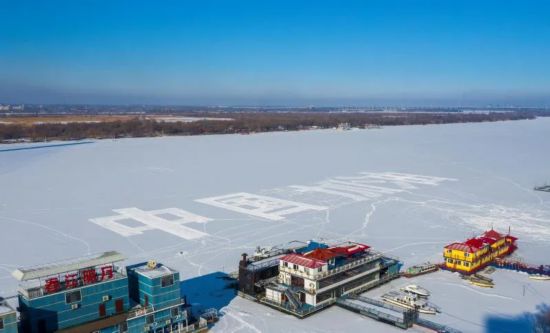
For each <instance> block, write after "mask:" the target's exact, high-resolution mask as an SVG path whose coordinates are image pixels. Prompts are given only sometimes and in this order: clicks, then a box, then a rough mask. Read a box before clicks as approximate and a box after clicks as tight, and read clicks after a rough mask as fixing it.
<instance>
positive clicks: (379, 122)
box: [0, 110, 550, 144]
mask: <svg viewBox="0 0 550 333" xmlns="http://www.w3.org/2000/svg"><path fill="white" fill-rule="evenodd" d="M545 116H550V112H548V111H546V110H539V111H510V112H499V111H495V112H491V111H487V112H265V111H264V112H186V113H175V114H145V115H133V114H117V115H105V114H103V115H85V114H64V115H60V114H53V115H51V114H40V115H13V114H10V115H7V116H6V115H5V116H3V117H2V116H0V143H4V144H9V143H21V142H50V141H54V140H59V141H74V140H85V139H119V138H136V137H159V136H192V135H208V134H251V133H262V132H282V131H299V130H311V129H329V128H340V129H342V130H347V129H351V128H367V129H368V128H379V127H384V126H399V125H429V124H452V123H479V122H494V121H505V120H524V119H535V118H537V117H545Z"/></svg>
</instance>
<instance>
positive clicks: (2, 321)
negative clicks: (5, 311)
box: [0, 319, 4, 330]
mask: <svg viewBox="0 0 550 333" xmlns="http://www.w3.org/2000/svg"><path fill="white" fill-rule="evenodd" d="M2 329H4V319H0V330H2Z"/></svg>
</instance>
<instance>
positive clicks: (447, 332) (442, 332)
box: [416, 318, 462, 333]
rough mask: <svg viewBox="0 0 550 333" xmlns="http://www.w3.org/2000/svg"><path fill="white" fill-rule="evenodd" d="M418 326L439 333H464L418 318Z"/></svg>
mask: <svg viewBox="0 0 550 333" xmlns="http://www.w3.org/2000/svg"><path fill="white" fill-rule="evenodd" d="M416 325H418V326H422V327H425V328H429V329H431V330H434V331H436V332H438V333H462V332H461V331H459V330H457V329H455V328H452V327H449V326H445V325H441V324H438V323H434V322H433V321H430V320H427V319H423V318H418V319H417V320H416Z"/></svg>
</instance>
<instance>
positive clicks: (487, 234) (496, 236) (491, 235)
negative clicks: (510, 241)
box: [483, 229, 503, 240]
mask: <svg viewBox="0 0 550 333" xmlns="http://www.w3.org/2000/svg"><path fill="white" fill-rule="evenodd" d="M483 236H484V237H488V238H493V239H495V240H498V239H501V238H502V237H503V236H502V235H501V234H500V233H498V232H496V231H494V230H493V229H491V230H488V231H485V233H484V234H483Z"/></svg>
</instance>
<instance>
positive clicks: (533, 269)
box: [492, 258, 550, 276]
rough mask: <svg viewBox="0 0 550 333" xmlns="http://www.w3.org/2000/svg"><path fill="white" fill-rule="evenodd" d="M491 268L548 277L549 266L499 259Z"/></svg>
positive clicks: (549, 272)
mask: <svg viewBox="0 0 550 333" xmlns="http://www.w3.org/2000/svg"><path fill="white" fill-rule="evenodd" d="M492 266H493V267H496V268H503V269H509V270H512V271H518V272H524V273H527V274H541V275H546V276H550V265H538V266H537V265H532V264H527V263H524V262H522V261H520V260H514V259H506V258H499V259H496V260H495V262H494V263H493V264H492Z"/></svg>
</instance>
